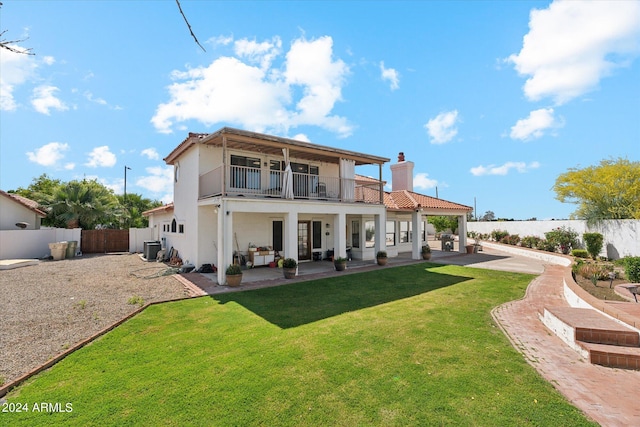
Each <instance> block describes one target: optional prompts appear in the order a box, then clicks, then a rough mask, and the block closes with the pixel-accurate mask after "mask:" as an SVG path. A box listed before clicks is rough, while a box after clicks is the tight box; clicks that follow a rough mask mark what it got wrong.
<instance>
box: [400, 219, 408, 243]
mask: <svg viewBox="0 0 640 427" xmlns="http://www.w3.org/2000/svg"><path fill="white" fill-rule="evenodd" d="M410 241H411V222H410V221H400V243H409V242H410Z"/></svg>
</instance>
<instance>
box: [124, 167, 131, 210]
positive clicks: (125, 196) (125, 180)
mask: <svg viewBox="0 0 640 427" xmlns="http://www.w3.org/2000/svg"><path fill="white" fill-rule="evenodd" d="M127 169H129V170H131V168H130V167H129V166H127V165H125V166H124V203H125V204H126V203H127Z"/></svg>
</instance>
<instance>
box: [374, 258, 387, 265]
mask: <svg viewBox="0 0 640 427" xmlns="http://www.w3.org/2000/svg"><path fill="white" fill-rule="evenodd" d="M376 261H377V262H378V265H387V257H384V258H376Z"/></svg>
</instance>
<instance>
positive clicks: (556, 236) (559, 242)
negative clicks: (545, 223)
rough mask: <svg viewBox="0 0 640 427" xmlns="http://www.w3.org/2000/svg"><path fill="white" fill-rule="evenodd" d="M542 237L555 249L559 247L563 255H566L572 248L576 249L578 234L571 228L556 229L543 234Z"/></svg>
mask: <svg viewBox="0 0 640 427" xmlns="http://www.w3.org/2000/svg"><path fill="white" fill-rule="evenodd" d="M544 237H546V239H547V241H549V242H551V243H553V244H555V246H556V248H558V247H559V248H560V250H561V251H562V253H564V254H568V253H569V252H570V251H571V249H572V248H577V247H578V241H577V238H578V233H576V232H575V231H573V230H572V229H571V227H558V228H556V229H554V230H551V231H548V232H546V233H544ZM554 252H555V250H554Z"/></svg>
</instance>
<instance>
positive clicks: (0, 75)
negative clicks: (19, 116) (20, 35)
mask: <svg viewBox="0 0 640 427" xmlns="http://www.w3.org/2000/svg"><path fill="white" fill-rule="evenodd" d="M11 47H12V48H14V49H20V50H25V49H24V48H22V47H20V46H17V45H11ZM37 67H38V63H37V61H36V60H35V58H34V57H33V56H30V55H24V54H20V53H15V52H11V51H9V50H7V49H0V70H2V72H0V110H3V111H15V110H16V109H17V107H18V104H17V102H16V100H15V98H14V91H15V90H16V88H17V87H18V86H20V85H22V84H24V83H25V82H27V81H29V79H31V78H32V77H33V76H34V75H35V70H36V68H37Z"/></svg>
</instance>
